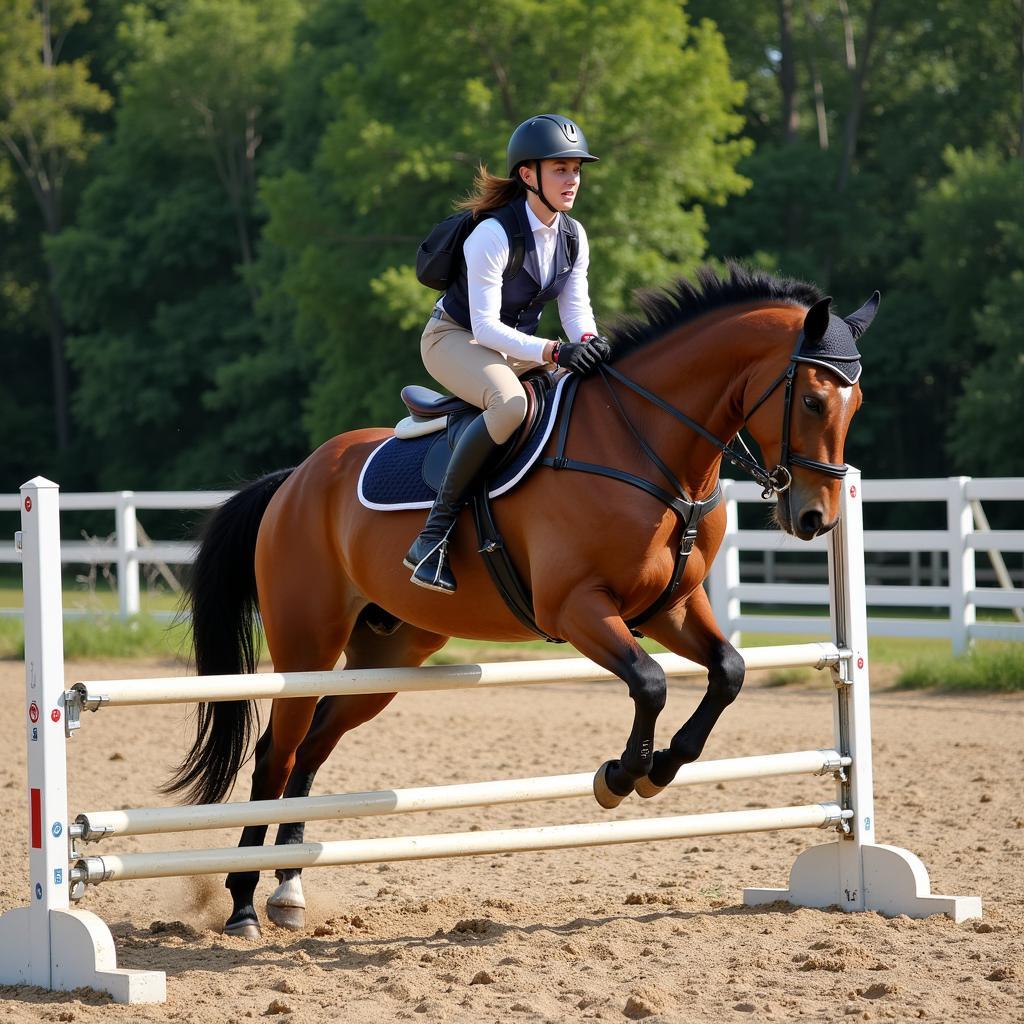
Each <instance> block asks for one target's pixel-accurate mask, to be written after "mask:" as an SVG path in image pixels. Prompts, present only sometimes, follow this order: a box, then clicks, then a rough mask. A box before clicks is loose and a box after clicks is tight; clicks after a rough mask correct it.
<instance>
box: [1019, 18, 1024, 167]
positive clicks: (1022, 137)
mask: <svg viewBox="0 0 1024 1024" xmlns="http://www.w3.org/2000/svg"><path fill="white" fill-rule="evenodd" d="M1017 70H1018V71H1019V72H1020V95H1019V96H1018V100H1019V102H1020V124H1019V125H1018V135H1017V155H1018V156H1019V157H1020V158H1021V160H1024V0H1017Z"/></svg>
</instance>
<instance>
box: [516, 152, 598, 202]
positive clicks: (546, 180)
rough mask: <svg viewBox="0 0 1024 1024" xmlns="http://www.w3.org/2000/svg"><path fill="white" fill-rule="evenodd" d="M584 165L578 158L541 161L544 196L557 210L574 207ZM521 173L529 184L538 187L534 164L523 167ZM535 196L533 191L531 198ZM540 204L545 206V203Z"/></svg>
mask: <svg viewBox="0 0 1024 1024" xmlns="http://www.w3.org/2000/svg"><path fill="white" fill-rule="evenodd" d="M582 166H583V165H582V162H581V161H579V160H576V159H569V160H564V159H563V160H542V161H541V163H540V170H541V187H542V188H543V189H544V197H545V198H546V199H547V201H548V202H549V203H550V204H551V205H552V206H553V207H554V208H555V209H556V210H559V211H562V210H564V211H566V212H568V211H569V210H571V209H572V207H573V203H575V202H576V193H577V192H578V191H579V188H580V168H581V167H582ZM521 175H522V178H523V180H524V181H525V182H526V184H527V185H530V186H532V187H533V188H536V187H537V172H536V171H535V170H534V169H533V167H532V166H530V165H526V166H525V167H523V169H522V171H521ZM535 198H536V197H535V195H534V194H533V193H532V192H531V193H530V199H531V200H533V199H535ZM531 205H532V204H531ZM540 205H541V206H542V207H543V204H540ZM544 209H545V212H547V213H548V214H549V215H550V211H548V210H547V208H546V207H544ZM535 212H536V211H535Z"/></svg>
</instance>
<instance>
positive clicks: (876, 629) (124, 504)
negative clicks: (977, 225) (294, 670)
mask: <svg viewBox="0 0 1024 1024" xmlns="http://www.w3.org/2000/svg"><path fill="white" fill-rule="evenodd" d="M723 487H724V490H725V505H726V515H727V522H728V528H727V533H726V536H725V541H724V543H723V547H722V551H721V553H720V554H719V556H718V558H717V560H716V561H715V563H714V566H713V567H712V572H711V577H710V579H709V581H708V588H709V591H710V594H711V601H712V605H713V607H714V609H715V614H716V616H717V618H718V621H719V623H720V624H721V626H722V628H723V630H725V632H726V633H728V634H731V635H733V636H734V638H738V634H739V633H741V632H743V631H748V632H772V633H787V634H812V635H813V634H818V633H823V634H824V633H827V632H828V619H827V615H826V612H827V606H828V586H827V583H826V580H827V577H828V574H827V567H826V557H825V553H826V547H827V542H826V540H825V538H820V539H818V540H815V541H811V542H810V543H805V542H803V541H798V540H795V539H794V538H792V537H789V536H787V535H785V534H782V533H780V532H779V531H778V530H773V529H759V530H751V529H740V528H739V518H740V517H739V506H740V505H741V504H745V503H755V504H759V505H763V502H762V500H761V496H760V488H759V487H758V486H757V485H756V484H753V483H748V482H746V481H735V480H725V481H723ZM863 487H864V495H863V497H864V500H865V501H866V502H872V503H877V502H890V503H896V502H899V503H906V502H915V503H916V502H927V503H936V504H940V505H944V506H945V521H946V526H945V528H944V529H929V530H867V531H865V534H864V539H865V551H866V552H867V553H868V555H869V556H871V555H882V556H892V555H897V556H898V555H906V556H907V558H906V564H904V563H903V560H902V559H891V560H890V561H888V562H885V563H879V562H878V560H874V562H872V560H870V558H869V565H868V581H869V586H868V590H867V594H868V604H869V606H871V607H872V608H874V609H876V610H880V609H884V608H902V609H912V610H914V609H916V610H924V609H927V610H928V612H925V613H921V612H919V613H918V615H917V616H916V617H915V616H914V614H913V612H911V613H910V614H908V615H906V616H902V617H898V618H892V617H886V616H881V615H876V616H874V617H872V618H870V619H869V623H868V624H869V629H870V631H871V633H872V634H874V635H875V636H910V637H945V638H948V639H950V640H951V641H952V644H953V648H954V650H957V651H962V650H964V649H966V648H967V646H969V644H970V642H971V641H972V640H974V639H980V638H984V639H1001V640H1024V587H1022V586H1020V585H1019V582H1020V580H1021V577H1022V576H1024V573H1022V572H1021V569H1020V567H1019V566H1020V559H1019V558H1016V563H1015V566H1014V567H1012V568H1008V567H1007V565H1006V563H1005V561H1004V560H1003V557H1002V556H1003V554H1004V553H1008V554H1010V555H1011V560H1012V559H1014V558H1015V557H1016V556H1017V555H1019V554H1020V553H1022V552H1024V478H1022V477H1002V478H999V477H997V478H988V479H980V478H972V477H949V478H942V479H927V480H868V481H866V482H864V484H863ZM232 493H233V492H232V491H137V492H136V491H110V492H105V493H95V494H73V493H69V494H62V495H61V496H60V507H61V511H62V512H71V511H110V512H112V513H113V516H114V519H113V524H112V525H113V530H112V532H111V534H110V535H109V537H107V538H105V539H104V540H103V541H87V540H79V541H74V540H65V541H63V542H62V544H61V559H62V561H63V562H64V563H65V564H86V565H110V566H114V567H116V581H117V588H118V606H119V611H120V614H121V615H122V616H129V615H134V614H137V613H138V611H139V609H140V587H139V578H140V569H141V567H142V566H145V565H154V564H161V563H166V564H167V565H188V564H190V563H191V562H192V560H193V557H194V554H195V545H194V544H193V543H191V542H188V541H164V540H157V541H150V540H148V538H145V535H144V534H142V538H143V539H142V540H141V541H140V528H139V523H138V513H139V512H140V511H146V510H204V509H210V508H214V507H216V506H217V505H219V504H221V503H222V502H223V501H225V500H227V498H229V497H230V496H231V494H232ZM18 502H19V497H18V495H16V494H12V495H3V496H0V511H10V512H17V511H18V510H19V505H18ZM984 502H1012V503H1014V507H1015V511H1016V510H1018V509H1019V510H1020V514H1019V515H1017V514H1015V515H1014V517H1013V520H1012V521H1013V522H1014V523H1020V524H1021V527H1022V528H1021V529H1013V530H990V529H989V528H988V518H987V516H986V514H985V510H984V508H983V503H984ZM765 519H767V516H766V517H765ZM741 553H742V554H743V556H744V557H742V558H741ZM808 553H811V555H810V557H806V558H801V559H800V561H798V562H787V561H786V559H787V557H788V555H789V554H799V555H804V556H806V555H808ZM20 559H21V554H20V552H18V551H16V550H15V548H14V546H13V544H10V545H0V563H4V562H7V563H12V562H19V561H20ZM897 563H898V564H897ZM1015 577H1016V580H1015ZM783 580H784V582H782V581H783ZM986 580H992V581H994V582H995V583H996V585H995V586H979V582H982V583H984V582H986ZM818 581H820V582H818ZM1015 582H1017V585H1016V586H1015ZM751 605H754V606H757V605H761V606H769V607H770V608H771V609H772V611H771V612H770V613H764V612H759V611H756V610H751V609H750V606H751ZM744 606H747V607H746V608H745V607H744ZM779 606H782V607H787V606H794V607H795V606H800V608H801V611H802V612H803V614H785V613H779V612H778V611H777V609H778V607H779ZM819 607H820V609H821V613H820V614H813V612H814V610H815V609H816V608H819ZM979 607H980V608H984V609H994V610H998V611H1009V612H1010V615H1011V616H1012V618H1010V617H1008V618H1007V619H1006V621H981V622H979V621H978V615H977V609H978V608H979ZM935 610H940V611H941V613H942V614H941V615H937V614H936V612H935ZM11 611H13V612H14V613H15V614H18V613H19V610H16V609H15V610H11ZM807 612H811V613H812V614H807ZM929 613H930V614H929Z"/></svg>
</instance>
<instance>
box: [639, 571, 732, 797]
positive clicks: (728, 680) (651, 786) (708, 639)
mask: <svg viewBox="0 0 1024 1024" xmlns="http://www.w3.org/2000/svg"><path fill="white" fill-rule="evenodd" d="M643 628H644V631H645V632H646V633H647V635H648V636H650V637H651V638H652V639H654V640H657V641H658V643H660V644H664V646H665V647H667V648H668V649H669V650H670V651H671V652H672V653H673V654H679V655H681V656H682V657H684V658H689V659H690V660H691V661H696V662H697V663H698V664H700V665H704V666H705V667H706V668H707V670H708V688H707V691H706V692H705V694H704V696H703V697H702V698H701V701H700V703H699V704H698V705H697V709H696V711H694V713H693V714H692V715H691V716H690V717H689V719H687V721H686V724H685V725H683V727H682V728H681V729H680V730H679V731H678V732H677V733H676V734H675V735H674V736H673V737H672V742H671V744H670V745H669V746H668V748H667V749H665V750H659V751H657V752H656V753H655V755H654V765H653V767H652V768H651V771H650V772H649V773H648V775H647V777H646V778H643V779H640V780H638V781H637V783H636V791H637V793H639V794H640V796H642V797H652V796H655V795H656V794H658V793H660V792H661V791H662V790H663V789H664V788H665V787H666V786H667V785H668V784H669V783H670V782H671V781H672V780H673V779H674V778H675V777H676V773H677V772H678V771H679V769H680V768H681V767H682V766H683V765H684V764H689V763H690V762H691V761H696V760H697V758H698V757H700V755H701V751H703V749H704V744H705V743H707V741H708V737H709V736H710V735H711V730H712V729H714V727H715V724H716V723H717V722H718V719H719V718H720V717H721V714H722V712H723V711H724V710H725V709H726V708H727V707H728V706H729V705H730V704H731V703H732V702H733V701H734V700H735V699H736V698H737V697H738V696H739V692H740V688H741V687H742V686H743V676H744V674H745V672H746V665H745V664H744V662H743V656H742V655H741V654H740V652H739V651H737V650H736V648H735V647H733V645H732V644H731V643H729V641H728V640H726V638H725V636H724V635H723V634H722V631H721V630H720V629H719V628H718V623H717V622H715V617H714V615H713V614H712V612H711V604H710V602H709V601H708V596H707V594H706V593H705V592H704V590H703V589H701V588H698V589H697V590H695V591H694V592H693V593H692V594H691V595H690V596H689V597H688V598H687V599H686V601H685V602H679V603H678V604H676V605H673V606H672V607H671V608H668V609H666V610H665V611H663V612H662V613H661V614H659V615H657V616H656V617H655V618H653V619H652V620H651V621H650V622H649V623H645V624H644V627H643Z"/></svg>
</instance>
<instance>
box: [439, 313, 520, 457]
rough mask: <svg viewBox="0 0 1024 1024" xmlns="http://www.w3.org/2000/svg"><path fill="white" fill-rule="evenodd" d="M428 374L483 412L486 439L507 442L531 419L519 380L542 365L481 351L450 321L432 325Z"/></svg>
mask: <svg viewBox="0 0 1024 1024" xmlns="http://www.w3.org/2000/svg"><path fill="white" fill-rule="evenodd" d="M420 353H421V355H422V356H423V365H424V366H425V367H426V368H427V372H428V373H429V374H430V376H431V377H433V378H434V380H436V381H437V382H438V383H439V384H441V385H442V386H443V387H445V388H447V389H448V390H449V391H450V392H451V393H452V394H453V395H458V396H459V398H461V399H462V400H463V401H466V402H470V403H472V404H473V405H475V406H477V408H479V409H483V411H484V425H485V426H486V427H487V433H488V434H490V435H491V439H492V440H493V441H495V442H496V443H497V444H501V443H502V442H503V441H507V440H508V439H509V438H510V437H511V436H512V435H513V434H514V433H515V430H516V427H518V426H519V424H520V423H522V422H523V420H524V419H525V418H526V392H525V391H524V390H523V385H522V384H520V383H519V377H518V374H520V373H525V372H526V371H527V370H529V369H531V368H532V367H534V366H536V365H538V364H537V363H527V362H522V361H520V360H518V359H506V358H505V357H504V356H503V355H502V354H501V353H500V352H495V351H494V350H493V349H490V348H485V347H484V346H483V345H478V344H477V343H476V342H475V341H474V340H473V335H472V333H471V332H470V331H467V330H466V329H465V328H464V327H461V326H460V325H459V324H456V323H453V322H452V321H451V320H428V321H427V326H426V328H424V331H423V338H422V340H421V341H420Z"/></svg>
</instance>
